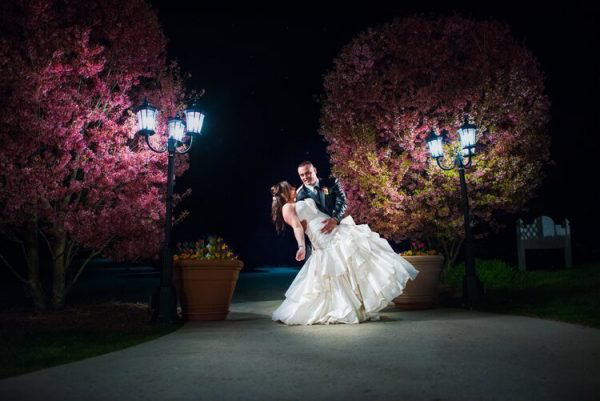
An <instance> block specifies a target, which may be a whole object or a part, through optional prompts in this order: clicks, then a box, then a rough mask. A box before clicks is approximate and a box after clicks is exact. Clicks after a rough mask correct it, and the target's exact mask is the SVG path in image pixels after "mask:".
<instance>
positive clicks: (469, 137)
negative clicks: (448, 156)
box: [458, 119, 477, 156]
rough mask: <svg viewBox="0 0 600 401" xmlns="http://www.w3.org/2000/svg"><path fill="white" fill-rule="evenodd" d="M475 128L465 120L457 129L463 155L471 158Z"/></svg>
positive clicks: (475, 139)
mask: <svg viewBox="0 0 600 401" xmlns="http://www.w3.org/2000/svg"><path fill="white" fill-rule="evenodd" d="M476 132H477V127H476V126H475V125H473V124H469V122H468V121H467V120H466V119H465V123H464V124H463V125H462V126H461V127H460V128H459V129H458V135H459V136H460V145H461V146H462V149H463V155H465V156H472V155H474V154H475V143H476V141H477V138H476V135H475V134H476Z"/></svg>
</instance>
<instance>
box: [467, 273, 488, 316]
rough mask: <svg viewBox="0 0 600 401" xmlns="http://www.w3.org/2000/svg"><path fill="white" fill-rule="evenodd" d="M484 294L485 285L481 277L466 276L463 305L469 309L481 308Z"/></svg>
mask: <svg viewBox="0 0 600 401" xmlns="http://www.w3.org/2000/svg"><path fill="white" fill-rule="evenodd" d="M483 294H484V288H483V283H482V282H481V281H480V280H479V277H477V276H475V275H465V276H464V278H463V303H464V304H465V305H466V306H467V307H469V308H473V307H476V306H479V305H481V302H482V301H483Z"/></svg>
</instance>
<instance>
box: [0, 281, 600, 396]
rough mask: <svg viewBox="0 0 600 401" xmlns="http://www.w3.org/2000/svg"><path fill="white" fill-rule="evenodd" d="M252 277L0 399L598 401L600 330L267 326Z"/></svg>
mask: <svg viewBox="0 0 600 401" xmlns="http://www.w3.org/2000/svg"><path fill="white" fill-rule="evenodd" d="M279 274H283V273H281V272H280V273H279ZM259 277H260V276H253V278H248V280H255V282H253V283H250V284H248V283H249V281H245V284H244V285H242V286H241V287H240V292H239V295H238V302H236V303H234V304H233V305H232V308H231V313H230V314H229V316H228V318H227V320H225V321H220V322H198V323H188V324H186V325H185V326H184V327H183V328H182V329H180V330H178V331H177V332H175V333H172V334H170V335H167V336H164V337H161V338H159V339H157V340H155V341H151V342H148V343H144V344H141V345H138V346H135V347H132V348H128V349H126V350H122V351H118V352H114V353H110V354H106V355H102V356H99V357H95V358H90V359H87V360H83V361H80V362H75V363H71V364H67V365H63V366H58V367H54V368H50V369H45V370H42V371H38V372H34V373H31V374H27V375H23V376H18V377H14V378H9V379H5V380H2V381H0V400H2V401H9V400H19V401H25V400H50V399H51V400H64V401H67V400H89V401H93V400H111V401H115V400H119V401H121V400H173V401H183V400H210V401H217V400H223V401H226V400H260V401H266V400H277V401H285V400H344V401H347V400H428V401H433V400H440V401H441V400H444V401H445V400H461V401H462V400H532V401H537V400H578V401H584V400H599V399H600V330H597V329H592V328H587V327H584V326H579V325H574V324H568V323H560V322H554V321H549V320H542V319H534V318H527V317H519V316H510V315H495V314H489V313H481V312H473V311H467V310H462V309H452V308H437V309H432V310H425V311H410V312H406V311H398V310H396V309H394V308H393V307H390V308H387V309H386V310H384V311H383V313H382V320H380V321H376V322H367V323H363V324H359V325H329V326H286V325H283V324H281V323H276V322H273V321H271V318H270V314H271V313H272V311H273V310H274V309H275V308H276V307H277V306H278V305H279V303H280V302H281V300H280V299H277V300H253V301H252V300H251V301H248V300H246V301H244V298H246V299H247V298H250V294H251V293H252V291H251V289H252V288H255V290H254V293H255V294H257V293H259V291H258V292H257V290H256V286H257V285H258V284H260V282H261V280H260V279H259ZM265 277H267V276H263V281H264V279H265ZM288 281H289V280H288ZM282 282H287V281H286V280H282ZM265 286H266V288H267V290H268V291H267V293H269V291H272V290H273V287H269V285H267V284H265ZM244 291H246V294H245V295H244ZM279 294H281V293H279ZM259 298H260V297H259Z"/></svg>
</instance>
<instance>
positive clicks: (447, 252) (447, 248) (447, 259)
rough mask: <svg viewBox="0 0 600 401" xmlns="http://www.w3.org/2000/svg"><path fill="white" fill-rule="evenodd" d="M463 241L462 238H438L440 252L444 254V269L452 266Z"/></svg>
mask: <svg viewBox="0 0 600 401" xmlns="http://www.w3.org/2000/svg"><path fill="white" fill-rule="evenodd" d="M463 242H464V240H463V239H453V240H442V239H440V240H439V243H440V244H441V246H442V253H443V255H444V270H448V269H449V268H451V267H452V266H454V263H456V258H457V257H458V254H459V253H460V247H461V245H462V244H463Z"/></svg>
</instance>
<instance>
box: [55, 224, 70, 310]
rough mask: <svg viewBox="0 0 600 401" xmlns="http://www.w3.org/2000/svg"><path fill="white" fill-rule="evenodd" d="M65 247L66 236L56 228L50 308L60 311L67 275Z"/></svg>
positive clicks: (63, 304) (62, 304)
mask: <svg viewBox="0 0 600 401" xmlns="http://www.w3.org/2000/svg"><path fill="white" fill-rule="evenodd" d="M66 246H67V235H66V234H65V231H64V230H63V228H62V227H61V228H58V230H57V233H56V237H55V238H54V243H53V244H52V248H53V249H52V252H53V254H54V260H53V261H52V308H53V309H62V308H63V306H65V279H66V275H67V267H68V266H67V260H68V259H67V258H66V255H65V249H66Z"/></svg>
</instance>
